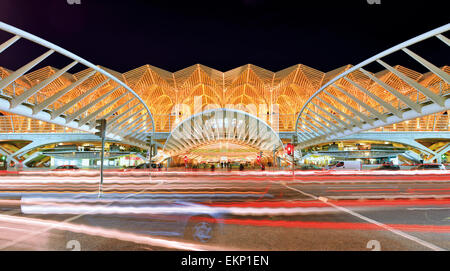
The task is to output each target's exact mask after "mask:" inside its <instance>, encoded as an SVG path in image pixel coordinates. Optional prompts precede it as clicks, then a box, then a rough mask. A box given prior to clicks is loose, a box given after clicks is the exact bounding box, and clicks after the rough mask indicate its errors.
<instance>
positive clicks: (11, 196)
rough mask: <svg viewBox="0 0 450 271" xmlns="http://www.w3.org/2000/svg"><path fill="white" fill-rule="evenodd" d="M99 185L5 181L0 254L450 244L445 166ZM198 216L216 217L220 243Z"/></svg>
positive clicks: (87, 178) (93, 181) (63, 179)
mask: <svg viewBox="0 0 450 271" xmlns="http://www.w3.org/2000/svg"><path fill="white" fill-rule="evenodd" d="M98 188H99V184H98V177H97V176H96V175H95V174H94V175H92V174H91V173H85V172H78V173H74V172H71V173H67V174H66V173H63V172H59V173H57V174H55V173H52V172H47V173H46V172H39V173H30V172H27V173H26V174H19V175H5V176H0V249H1V250H72V249H74V250H78V249H81V250H449V249H450V175H447V174H442V173H434V172H433V173H417V174H413V173H411V172H401V173H392V172H384V173H380V172H377V173H371V172H365V173H361V172H358V173H351V172H343V173H336V174H327V173H323V172H309V173H305V172H300V173H298V174H296V176H295V177H293V176H291V175H289V173H281V172H258V171H255V172H233V173H221V172H218V173H211V172H208V173H205V172H200V173H198V172H176V173H164V172H163V173H161V172H155V173H152V176H149V174H148V172H137V173H136V172H126V173H111V174H109V175H107V177H106V178H105V181H104V184H103V186H102V188H103V193H102V195H101V197H100V198H99V197H98V194H97V193H98ZM174 210H176V211H174ZM198 212H200V213H201V215H198V214H199V213H198ZM205 214H207V215H210V216H206V215H205ZM191 216H200V217H208V219H212V221H211V220H210V221H207V222H211V224H212V225H214V230H215V231H214V233H215V234H214V238H213V239H212V240H211V241H210V242H207V243H202V242H199V241H196V240H193V238H192V236H190V235H189V233H190V232H189V231H188V230H187V228H188V226H187V225H188V224H186V225H185V224H183V222H182V221H185V220H186V219H189V218H190V217H191ZM186 217H188V218H186ZM174 221H175V222H176V223H175V224H177V226H178V228H176V229H175V228H174V227H173V226H172V224H173V223H172V222H174ZM189 221H190V220H189ZM175 232H177V234H179V235H176V234H175ZM161 234H164V235H161Z"/></svg>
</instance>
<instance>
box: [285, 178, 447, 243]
mask: <svg viewBox="0 0 450 271" xmlns="http://www.w3.org/2000/svg"><path fill="white" fill-rule="evenodd" d="M283 185H284V186H285V187H286V188H288V189H291V190H294V191H297V192H299V193H300V194H303V195H305V196H308V197H311V198H313V199H316V200H321V199H322V201H323V202H324V203H325V204H328V205H330V206H332V207H334V208H336V209H339V210H341V211H343V212H345V213H348V214H351V215H353V216H355V217H358V218H360V219H362V220H364V221H367V222H370V223H372V224H375V225H377V226H379V227H381V228H384V229H386V230H388V231H390V232H392V233H394V234H397V235H399V236H402V237H404V238H406V239H409V240H411V241H414V242H416V243H418V244H420V245H422V246H424V247H427V248H429V249H431V250H435V251H446V250H445V249H443V248H441V247H438V246H436V245H434V244H432V243H429V242H427V241H424V240H422V239H419V238H417V237H415V236H412V235H409V234H407V233H405V232H402V231H399V230H396V229H393V228H391V227H389V226H388V225H385V224H383V223H381V222H378V221H376V220H373V219H371V218H368V217H365V216H363V215H361V214H358V213H356V212H354V211H352V210H349V209H347V208H344V207H341V206H338V205H336V204H333V203H331V202H328V201H327V200H326V201H324V200H323V198H322V197H316V196H314V195H312V194H309V193H306V192H303V191H301V190H298V189H296V188H293V187H290V186H288V185H286V184H285V183H284V184H283Z"/></svg>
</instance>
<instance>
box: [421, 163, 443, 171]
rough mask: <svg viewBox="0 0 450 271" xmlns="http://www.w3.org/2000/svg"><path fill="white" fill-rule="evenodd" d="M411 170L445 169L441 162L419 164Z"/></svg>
mask: <svg viewBox="0 0 450 271" xmlns="http://www.w3.org/2000/svg"><path fill="white" fill-rule="evenodd" d="M413 170H446V169H445V166H444V165H443V164H437V163H436V164H421V165H419V166H417V167H415V168H413Z"/></svg>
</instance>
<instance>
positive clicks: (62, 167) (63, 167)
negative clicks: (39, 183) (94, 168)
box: [52, 165, 80, 171]
mask: <svg viewBox="0 0 450 271" xmlns="http://www.w3.org/2000/svg"><path fill="white" fill-rule="evenodd" d="M79 169H80V168H79V167H77V166H74V165H62V166H59V167H56V168H55V169H52V171H65V170H79Z"/></svg>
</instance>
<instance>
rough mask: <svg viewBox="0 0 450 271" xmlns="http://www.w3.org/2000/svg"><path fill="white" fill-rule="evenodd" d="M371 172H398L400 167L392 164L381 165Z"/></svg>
mask: <svg viewBox="0 0 450 271" xmlns="http://www.w3.org/2000/svg"><path fill="white" fill-rule="evenodd" d="M372 170H400V166H398V165H393V164H383V165H381V166H379V167H377V168H373V169H372Z"/></svg>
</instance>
